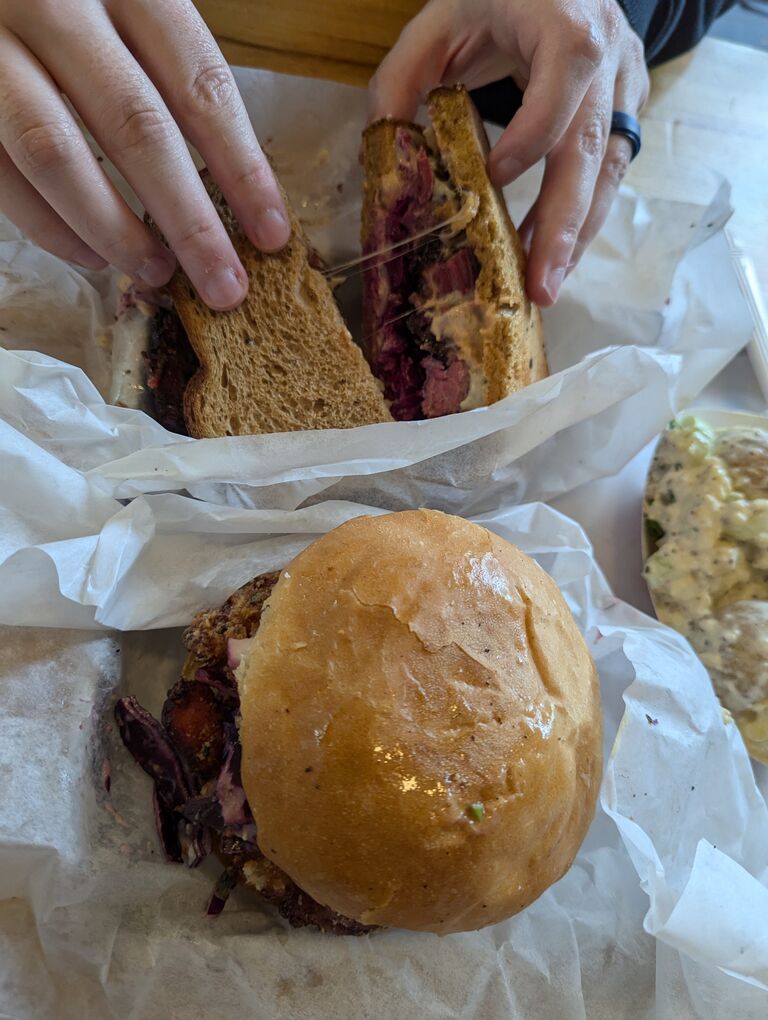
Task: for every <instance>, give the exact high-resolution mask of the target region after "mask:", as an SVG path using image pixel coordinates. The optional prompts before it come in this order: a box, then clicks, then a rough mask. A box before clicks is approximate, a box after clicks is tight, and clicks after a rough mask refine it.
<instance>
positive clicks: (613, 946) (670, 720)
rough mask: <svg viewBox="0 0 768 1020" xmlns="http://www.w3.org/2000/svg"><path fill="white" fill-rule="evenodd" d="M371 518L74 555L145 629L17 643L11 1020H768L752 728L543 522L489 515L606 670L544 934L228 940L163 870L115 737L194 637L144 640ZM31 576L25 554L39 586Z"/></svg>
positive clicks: (2, 869) (672, 639)
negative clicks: (575, 829)
mask: <svg viewBox="0 0 768 1020" xmlns="http://www.w3.org/2000/svg"><path fill="white" fill-rule="evenodd" d="M102 498H103V497H102ZM360 512H381V511H379V510H376V509H374V508H364V507H361V506H359V505H357V504H350V503H325V504H322V505H319V506H315V507H311V508H308V509H307V510H301V511H297V512H291V511H272V512H268V511H254V510H249V509H244V508H240V509H237V508H222V507H217V506H215V505H212V504H205V503H201V502H199V501H195V500H192V499H190V498H183V497H179V496H175V495H150V496H147V497H139V498H138V499H136V500H135V501H133V502H132V503H131V504H130V505H129V506H128V507H125V508H123V509H121V510H120V511H119V512H118V514H117V516H116V517H114V518H111V519H110V520H109V521H108V522H107V523H106V525H105V526H104V527H103V528H102V529H101V531H100V532H99V533H97V534H94V535H93V536H92V538H93V540H94V541H93V543H92V545H86V544H83V543H81V544H79V545H78V544H77V542H76V543H75V545H74V546H71V547H70V551H69V554H68V559H67V562H68V572H69V575H70V576H74V575H75V574H76V573H78V571H77V570H76V564H77V563H78V562H79V564H80V568H81V569H80V575H81V577H85V576H86V575H91V574H92V575H93V576H94V577H95V576H96V575H100V574H101V566H100V565H99V564H98V563H97V562H96V561H97V560H98V559H99V557H101V556H103V557H104V558H105V562H107V561H109V562H110V563H111V564H112V566H113V569H112V574H111V580H110V582H109V583H107V581H106V579H105V578H102V579H101V580H100V581H97V582H96V583H94V584H93V585H92V586H91V587H87V586H84V587H82V588H81V589H79V590H78V591H79V593H82V592H83V591H85V590H88V591H89V592H90V597H92V598H93V599H95V600H96V601H97V603H98V607H97V609H96V613H95V615H96V616H98V617H99V618H108V622H109V623H110V625H111V626H114V627H120V628H126V629H129V628H130V629H132V630H131V632H129V633H126V634H123V635H122V636H121V638H120V649H121V654H120V655H117V654H116V651H115V642H114V639H113V638H112V637H110V636H109V635H107V634H101V635H100V634H99V633H97V632H93V631H87V630H86V631H82V630H68V631H63V632H62V631H52V630H49V629H48V630H46V629H43V630H39V629H34V630H22V629H19V628H15V629H6V630H5V631H4V632H3V633H2V641H0V736H1V738H2V739H0V775H2V776H3V777H4V797H3V798H2V799H0V900H3V898H6V899H5V902H3V903H2V904H1V905H0V946H2V949H3V951H2V952H0V1015H3V1016H10V1017H13V1018H22V1017H23V1018H25V1020H26V1018H27V1017H34V1018H45V1020H48V1018H51V1020H53V1018H56V1020H70V1018H72V1020H75V1018H77V1020H91V1018H93V1020H102V1018H105V1017H116V1018H121V1020H122V1018H131V1020H138V1018H142V1020H144V1018H147V1020H151V1018H158V1017H173V1018H175V1017H179V1018H181V1017H187V1016H192V1017H217V1018H218V1017H222V1018H223V1017H228V1016H231V1015H245V1016H249V1017H254V1018H259V1020H261V1018H264V1020H279V1018H283V1017H285V1018H288V1017H291V1018H294V1017H312V1018H317V1017H330V1016H333V1017H338V1018H340V1020H342V1018H347V1017H349V1018H350V1020H351V1018H357V1017H366V1018H379V1017H381V1018H387V1020H389V1018H392V1020H395V1018H401V1017H410V1016H419V1017H435V1018H437V1017H440V1018H458V1017H483V1018H486V1017H487V1018H496V1017H498V1018H501V1017H515V1018H518V1017H519V1018H521V1020H522V1018H531V1017H536V1018H547V1020H549V1018H552V1020H571V1018H573V1020H577V1018H578V1020H582V1018H585V1017H590V1018H593V1017H597V1018H600V1017H605V1018H611V1020H617V1018H627V1020H629V1018H632V1020H635V1018H651V1017H669V1018H673V1017H674V1018H675V1020H681V1018H683V1020H684V1018H688V1017H691V1018H692V1017H720V1016H723V1017H725V1016H727V1017H729V1018H734V1020H741V1018H750V1020H751V1018H755V1020H757V1018H758V1017H762V1016H764V1015H765V1010H766V1004H767V1003H768V993H766V985H767V984H768V941H767V940H766V921H765V918H766V910H767V909H768V888H766V882H767V881H768V865H767V863H766V855H765V847H766V846H768V811H767V810H766V805H765V803H764V801H763V800H762V799H761V797H760V795H759V793H758V792H757V789H756V787H755V783H754V778H753V774H752V771H751V767H750V764H749V761H748V759H747V756H746V753H745V751H744V749H743V745H742V743H741V740H740V738H739V736H738V732H737V730H736V728H735V727H734V726H733V725H732V724H731V725H724V723H723V720H722V716H721V713H720V710H719V707H718V705H717V703H716V701H715V698H714V696H713V694H712V689H711V685H710V683H709V680H708V678H707V676H706V673H705V672H704V670H703V669H702V668H701V666H700V665H699V664H698V661H697V659H696V658H695V656H694V655H693V653H692V652H691V651H690V649H689V648H688V646H687V645H686V644H685V642H684V641H683V640H682V639H681V638H680V637H678V636H677V635H676V634H674V633H673V632H671V631H669V630H667V629H666V628H664V627H662V626H660V625H659V624H657V623H655V622H654V621H651V620H650V619H649V618H647V617H645V616H643V615H642V614H641V613H639V612H637V611H636V610H633V609H630V608H629V607H628V606H626V605H624V604H623V603H620V602H618V601H617V600H616V599H615V598H614V597H613V596H612V595H611V592H610V590H609V589H608V588H607V585H606V584H605V582H604V580H603V578H602V575H601V574H600V572H599V570H598V569H597V567H596V566H595V564H594V561H593V559H592V556H591V550H590V548H589V545H588V543H587V541H586V539H585V537H584V534H583V532H582V531H581V530H580V529H579V528H578V526H576V525H575V524H573V523H572V522H570V521H569V520H568V519H567V518H564V517H563V516H561V515H560V514H558V513H557V512H556V511H554V510H551V509H550V508H548V507H546V506H543V505H541V504H532V505H526V506H521V507H517V508H515V509H513V510H509V511H506V512H497V513H495V514H490V515H486V516H484V517H481V518H479V520H480V522H481V523H483V524H485V525H486V526H487V527H489V528H492V529H493V530H494V531H496V532H497V533H499V534H500V535H502V536H503V537H505V538H507V539H509V540H511V541H513V542H515V543H517V544H518V545H519V546H521V547H522V548H523V549H524V550H525V551H526V552H528V553H530V554H532V555H535V556H536V558H537V559H538V561H539V562H540V563H541V565H542V566H543V567H544V568H545V569H546V570H548V571H549V572H550V573H551V574H552V575H553V576H554V578H555V579H556V580H557V581H558V583H559V584H560V586H561V588H562V590H563V591H564V593H565V595H566V598H567V599H568V602H569V605H570V606H571V608H572V610H573V612H574V613H575V615H576V618H577V620H578V622H579V625H580V626H581V627H582V628H583V630H584V632H585V634H586V635H587V639H588V641H589V643H590V646H591V649H592V652H593V654H594V656H595V658H596V661H597V664H598V668H599V671H600V679H601V686H602V693H603V702H604V710H605V719H606V731H605V751H606V756H607V764H606V772H605V778H604V782H603V788H602V795H601V806H600V809H599V811H598V815H597V817H596V819H595V821H594V823H593V825H592V827H591V829H590V831H589V834H588V836H587V839H586V842H585V844H584V846H583V847H582V850H581V852H580V854H579V856H578V858H577V860H576V863H575V864H574V866H573V867H572V869H571V870H570V871H569V872H568V874H567V875H566V876H565V877H564V878H563V879H562V880H561V881H560V882H559V883H557V884H556V885H555V886H554V887H553V888H552V889H550V890H549V891H548V892H547V893H545V895H544V896H542V897H541V899H539V900H538V901H537V902H536V903H535V904H533V906H532V907H530V908H529V909H528V910H527V911H525V912H524V913H523V914H522V915H519V916H518V917H515V918H513V919H511V920H510V921H508V922H506V923H504V924H501V925H497V926H495V927H493V928H490V929H486V930H484V931H482V932H479V933H474V934H467V935H458V936H448V937H446V938H442V939H441V938H438V937H437V936H429V935H416V934H408V933H403V932H398V931H390V932H385V933H380V934H377V935H375V936H372V937H369V938H364V939H344V938H342V939H339V938H334V937H325V936H321V935H318V934H317V933H313V932H310V931H292V930H289V929H287V928H286V927H285V926H284V925H283V924H282V923H281V922H280V921H279V920H276V919H275V917H274V916H273V915H272V914H271V913H270V912H269V911H268V910H266V909H263V908H261V907H260V905H259V903H258V901H257V900H256V899H255V898H254V897H252V896H249V895H247V894H242V893H237V894H235V896H234V898H233V900H232V901H231V902H230V904H229V905H228V906H227V909H226V910H225V912H224V914H223V915H221V917H220V918H218V919H217V920H211V919H210V918H207V917H206V916H205V914H204V907H205V903H206V899H207V896H208V894H209V891H210V885H211V882H212V881H213V879H214V878H215V876H216V872H217V869H216V867H215V866H214V865H211V866H210V867H209V866H208V865H204V866H203V867H202V868H201V869H200V870H198V871H197V872H189V871H187V870H186V869H184V868H183V867H181V866H172V865H168V864H166V863H165V862H164V860H163V859H162V854H161V852H160V848H159V845H158V842H157V839H156V836H155V833H154V828H153V820H152V812H151V805H150V801H151V797H150V782H149V780H148V779H147V777H146V776H145V775H144V773H143V772H142V771H141V770H140V769H139V768H138V767H137V766H136V765H135V764H134V763H133V762H132V760H131V759H130V758H129V756H128V755H127V753H126V752H125V751H124V750H123V748H122V746H121V745H120V743H119V740H118V738H117V737H116V734H115V731H114V727H113V724H112V722H111V706H112V704H113V701H114V697H115V696H116V694H117V693H118V691H122V692H125V691H131V692H133V693H135V694H137V695H138V696H139V697H140V699H141V700H142V702H143V703H144V704H145V705H146V706H147V707H149V708H150V709H151V710H155V711H157V710H158V709H159V707H160V705H161V703H162V700H163V696H164V691H165V690H166V688H167V687H168V686H169V685H170V684H171V683H172V682H173V681H174V679H175V676H176V675H177V671H178V669H179V667H180V663H181V656H180V651H181V642H180V633H179V631H178V630H156V631H153V632H148V631H144V632H139V631H137V630H135V629H133V628H141V627H146V626H157V625H159V624H162V625H163V626H169V627H170V626H172V625H177V624H181V623H183V622H187V621H188V619H189V616H190V614H191V612H192V611H193V610H195V609H197V608H199V607H201V606H203V605H211V604H216V603H217V602H219V601H220V600H221V598H222V597H223V596H224V595H226V594H227V593H228V592H229V591H230V589H231V588H232V587H233V585H235V584H237V583H239V582H240V581H241V580H244V579H245V578H246V577H250V576H252V575H253V574H255V573H258V572H260V571H262V570H266V569H270V568H272V567H274V566H276V565H278V564H281V563H284V562H285V560H286V558H287V557H289V556H291V555H292V554H293V553H294V552H295V551H297V550H298V549H299V548H300V547H302V546H304V545H305V544H306V543H307V542H308V541H311V539H312V538H313V537H315V536H316V535H317V534H320V533H322V532H324V531H325V530H327V529H329V528H331V527H333V526H335V525H337V524H338V523H340V522H341V521H343V520H346V519H348V518H350V517H351V516H354V515H356V514H358V513H360ZM48 527H49V533H50V534H51V535H53V534H55V533H56V532H55V531H54V529H55V528H56V527H58V522H51V524H50V525H49V526H48ZM65 544H66V543H65ZM128 546H130V550H131V551H130V554H127V552H126V550H127V548H128ZM93 548H95V549H97V550H98V552H97V554H96V557H95V558H94V557H93V556H92V555H91V551H90V550H91V549H93ZM12 566H13V564H12ZM59 569H61V567H60V568H59ZM28 572H29V571H28V568H27V565H26V564H25V562H24V560H23V559H18V560H17V561H16V564H15V569H14V575H13V576H15V577H16V579H17V580H18V581H19V583H20V584H21V585H23V584H24V583H25V582H24V578H25V576H26V575H27V574H28ZM60 576H63V571H62V573H61V574H60ZM11 587H14V585H13V584H11ZM77 593H78V592H76V591H75V590H74V589H73V590H72V592H70V595H71V596H76V595H77ZM37 609H38V613H39V616H40V617H41V618H43V619H45V622H46V623H47V624H50V625H61V624H64V625H67V624H69V623H70V619H71V618H70V615H69V608H68V606H67V604H66V603H64V602H62V601H61V599H60V600H58V601H56V600H54V599H50V598H49V597H48V596H45V595H43V594H42V593H41V594H40V597H39V601H38V602H37ZM119 660H122V662H121V663H119ZM105 760H108V761H109V762H110V764H111V773H112V783H111V791H110V793H109V794H107V792H106V791H105V790H104V788H103V785H102V781H101V777H102V769H103V763H104V761H105ZM9 897H13V900H12V901H10V902H9V901H8V899H7V898H9ZM33 932H34V933H35V934H34V935H33V934H32V933H33ZM653 936H655V939H654V937H653ZM726 1007H727V1011H726V1012H724V1010H725V1009H726Z"/></svg>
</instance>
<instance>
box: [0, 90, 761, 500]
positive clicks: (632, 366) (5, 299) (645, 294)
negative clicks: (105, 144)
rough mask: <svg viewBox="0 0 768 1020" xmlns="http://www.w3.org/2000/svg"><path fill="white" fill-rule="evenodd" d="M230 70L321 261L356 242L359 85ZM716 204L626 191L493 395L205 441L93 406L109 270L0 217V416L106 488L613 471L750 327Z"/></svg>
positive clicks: (109, 315)
mask: <svg viewBox="0 0 768 1020" xmlns="http://www.w3.org/2000/svg"><path fill="white" fill-rule="evenodd" d="M238 80H239V83H240V86H241V89H242V91H243V94H244V96H245V100H246V103H247V104H248V108H249V111H250V113H251V116H252V117H253V119H254V123H255V125H256V128H257V131H258V133H259V136H260V138H262V140H263V141H264V142H265V144H267V145H268V146H269V148H270V150H271V151H272V153H273V156H274V158H275V162H276V166H277V169H278V172H279V173H280V176H281V179H282V180H283V182H284V184H285V185H286V188H287V190H288V191H289V193H290V194H291V197H292V199H293V201H294V204H295V205H296V207H297V209H298V210H299V211H300V213H301V215H302V218H303V219H304V221H305V223H306V226H307V229H308V231H309V233H310V235H311V236H312V239H313V242H314V243H315V244H316V245H317V247H318V248H319V249H320V251H321V253H322V254H323V256H324V257H325V258H326V260H327V261H328V262H329V264H331V265H333V264H338V263H339V262H341V261H344V260H346V259H348V258H349V257H350V256H354V255H355V254H356V253H357V252H358V251H359V243H358V231H359V207H360V168H359V165H358V161H357V155H358V150H359V141H360V130H361V127H362V125H363V123H364V107H365V97H364V94H363V93H362V92H361V91H359V90H357V89H353V88H348V87H345V86H341V85H335V84H331V83H325V82H311V83H307V82H306V81H304V80H303V79H298V78H290V77H285V76H279V75H272V74H268V73H266V72H256V71H240V72H238ZM105 165H106V164H105ZM118 183H120V182H119V180H118ZM537 187H538V175H537V174H536V173H531V174H527V175H525V176H524V177H523V178H521V179H520V180H519V181H518V182H516V184H515V185H514V186H513V187H512V188H510V189H508V196H507V197H508V199H509V203H510V206H511V208H512V211H513V215H514V216H515V218H516V219H517V220H519V219H520V218H521V217H522V215H523V214H524V212H525V211H526V209H527V207H528V206H529V205H530V203H531V202H532V200H533V198H534V196H535V195H536V192H537ZM729 212H730V207H729V202H728V188H727V186H726V185H725V184H723V185H722V187H721V188H720V190H719V191H718V192H717V193H715V194H713V196H712V202H711V204H710V205H709V206H708V207H704V206H700V205H693V204H691V205H685V204H680V203H670V202H663V201H657V200H650V199H641V198H639V197H638V196H637V195H635V194H633V193H632V192H631V191H629V190H628V189H624V190H623V191H622V193H621V195H620V196H619V199H618V201H617V203H616V205H615V207H614V209H613V211H612V213H611V216H610V218H609V220H608V223H607V225H606V227H605V229H604V231H603V233H602V235H601V236H600V238H599V239H598V240H597V241H596V242H595V244H593V246H592V247H591V248H590V250H589V252H588V254H587V256H586V257H585V259H584V261H583V262H582V264H581V265H580V266H579V267H578V269H577V270H576V272H575V273H574V274H573V276H572V277H571V278H570V279H569V280H568V281H567V283H566V286H565V290H564V294H563V297H562V298H561V300H560V301H559V302H558V305H557V306H556V308H555V309H554V310H552V311H551V312H548V313H547V314H546V315H545V328H546V336H547V348H548V353H549V358H550V362H551V368H552V373H553V374H552V376H551V377H550V378H549V379H546V380H544V381H542V382H540V383H538V384H536V385H535V386H532V387H530V388H529V389H527V390H525V391H524V392H522V393H519V394H516V395H514V396H512V397H510V398H509V399H507V400H505V401H502V402H501V403H499V404H496V405H495V406H493V407H491V408H486V409H480V410H477V411H472V412H470V413H467V414H463V415H457V416H452V417H450V418H445V419H440V420H435V421H429V422H418V423H398V424H387V425H384V426H373V427H369V428H363V429H354V430H350V431H341V432H338V433H329V432H323V433H296V434H292V435H287V436H255V437H245V438H232V439H218V440H206V441H203V442H192V441H188V440H187V441H185V440H180V439H179V437H177V436H174V435H172V434H170V433H168V432H166V431H165V430H164V429H162V428H161V427H160V426H159V425H157V424H156V423H154V422H153V421H151V420H150V419H148V418H147V417H146V416H145V415H143V414H142V413H141V412H139V411H134V410H126V409H124V408H114V407H110V406H108V405H106V404H105V403H104V399H103V398H104V396H105V395H106V394H107V393H108V391H109V389H110V386H109V378H108V377H109V369H110V365H109V341H110V332H111V327H112V323H113V320H114V311H115V280H114V278H113V277H111V276H110V275H109V274H92V273H91V274H87V273H83V274H81V273H79V272H77V271H75V270H74V269H71V268H69V267H66V266H64V265H63V264H62V263H60V262H59V261H58V260H56V259H54V258H52V257H51V256H47V255H44V254H43V253H41V252H39V251H38V250H37V249H35V248H33V247H32V246H30V245H28V244H26V242H24V241H22V240H20V239H19V237H18V233H17V232H16V231H15V228H13V227H11V226H10V225H9V224H4V225H3V224H2V223H0V338H2V343H3V345H4V346H5V347H6V348H8V350H6V351H0V418H1V419H3V420H5V421H6V422H7V423H8V424H9V425H10V426H12V427H13V428H15V429H16V430H18V431H19V432H22V433H23V434H24V436H25V437H26V438H27V439H28V440H31V441H32V442H33V443H34V444H35V445H36V446H38V447H39V448H40V450H41V451H43V452H44V453H51V454H53V455H54V456H56V457H57V458H58V459H59V460H61V461H62V462H63V463H64V464H66V465H68V466H70V467H74V468H76V469H78V471H80V472H82V473H83V474H84V475H85V477H86V479H87V480H88V482H89V483H93V484H94V485H97V486H98V487H100V488H101V490H102V491H103V492H105V493H108V494H110V495H112V496H115V497H117V498H129V497H132V496H135V495H137V494H139V493H142V492H158V491H164V490H178V491H188V492H190V493H192V494H194V495H196V496H200V497H202V498H205V499H207V500H211V501H216V502H221V503H229V504H234V505H244V506H251V507H261V508H280V509H294V508H296V507H298V506H301V505H303V504H306V503H307V502H309V501H316V500H318V499H342V500H354V501H357V502H363V503H370V504H375V505H378V506H386V507H389V508H391V509H396V508H403V507H408V506H413V505H418V504H429V505H432V506H435V507H440V508H443V509H446V510H453V511H455V512H463V513H469V512H479V511H483V510H488V509H492V508H494V507H497V506H500V505H502V503H509V502H510V501H514V502H521V501H523V500H535V499H544V500H547V499H551V498H554V497H556V496H559V495H561V494H563V493H564V492H567V491H570V490H571V489H573V488H574V487H576V486H578V485H580V484H582V483H584V482H587V481H590V480H592V479H594V478H597V477H603V476H606V475H609V474H612V473H613V472H615V471H617V470H618V469H620V468H621V467H622V466H623V465H624V464H625V463H626V462H627V461H628V460H629V459H630V458H631V456H633V455H634V454H635V453H636V452H637V451H638V450H640V449H641V448H642V447H643V446H644V445H645V443H647V442H648V441H649V440H650V439H651V438H652V437H653V436H654V435H655V434H656V433H657V432H658V431H659V429H660V428H661V427H662V425H663V424H664V422H665V421H666V420H667V419H668V418H669V417H670V416H671V415H672V414H673V413H674V411H675V409H676V408H677V407H678V406H681V405H682V404H684V403H687V402H688V401H690V399H691V398H692V397H693V396H694V395H695V394H696V393H697V392H698V391H699V390H700V389H701V388H702V387H703V386H704V385H705V384H706V383H707V382H708V381H709V380H710V379H711V378H712V377H713V376H714V375H715V374H716V373H717V372H718V371H719V370H720V369H721V368H722V366H723V365H724V364H726V363H727V362H728V361H729V360H730V358H731V357H732V356H733V355H734V353H735V352H736V351H737V350H738V349H739V348H740V347H742V346H743V345H744V344H745V343H746V342H747V340H748V338H749V334H750V328H751V327H750V321H749V313H748V310H747V308H746V305H745V304H744V302H743V299H742V297H741V294H740V291H739V288H738V283H737V280H736V277H735V275H734V273H733V270H732V267H731V262H730V256H729V254H728V246H727V243H726V240H725V237H724V234H723V231H722V229H721V228H722V226H723V224H724V223H725V222H726V220H727V218H728V215H729ZM354 282H355V281H354V280H353V281H350V282H349V283H348V284H347V285H346V286H345V288H344V292H345V294H347V296H348V298H349V300H348V302H347V303H348V304H349V306H350V307H351V306H353V305H354V303H355V300H354V290H355V288H354ZM358 284H359V280H358ZM358 289H359V287H358ZM348 292H349V293H348ZM30 350H33V351H36V352H38V353H36V354H31V353H28V352H29V351H30ZM25 351H26V352H27V353H25ZM41 354H43V355H47V357H42V356H41ZM52 359H56V360H52ZM64 362H69V365H67V364H65V363H64ZM71 366H77V367H78V369H83V370H85V372H87V373H88V375H89V376H90V379H91V381H90V382H89V380H88V379H87V378H86V377H85V376H84V375H83V373H82V372H81V371H78V370H77V369H76V368H73V367H71Z"/></svg>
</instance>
